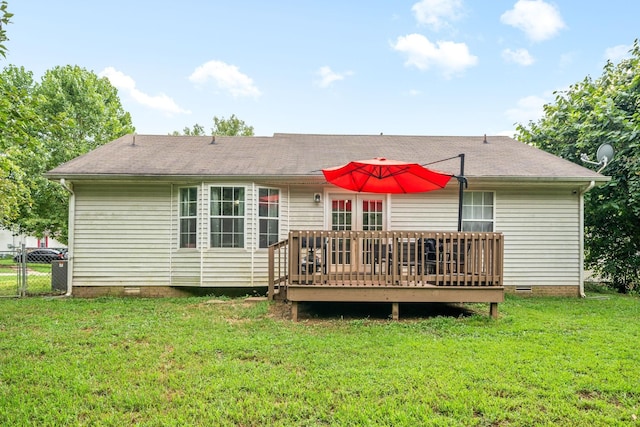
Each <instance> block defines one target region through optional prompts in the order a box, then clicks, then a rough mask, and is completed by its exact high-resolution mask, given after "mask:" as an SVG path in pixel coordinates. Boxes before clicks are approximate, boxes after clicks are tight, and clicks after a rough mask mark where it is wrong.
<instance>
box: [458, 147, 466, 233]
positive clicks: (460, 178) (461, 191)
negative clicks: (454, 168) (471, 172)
mask: <svg viewBox="0 0 640 427" xmlns="http://www.w3.org/2000/svg"><path fill="white" fill-rule="evenodd" d="M458 157H460V176H458V177H457V178H458V183H459V185H460V189H459V190H458V231H462V200H463V198H464V187H465V185H466V184H467V179H466V178H465V177H464V153H463V154H459V155H458Z"/></svg>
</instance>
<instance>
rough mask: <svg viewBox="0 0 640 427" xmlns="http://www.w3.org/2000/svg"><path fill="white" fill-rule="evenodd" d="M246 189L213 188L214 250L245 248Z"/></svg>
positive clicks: (212, 222) (212, 232) (211, 213)
mask: <svg viewBox="0 0 640 427" xmlns="http://www.w3.org/2000/svg"><path fill="white" fill-rule="evenodd" d="M245 204H246V202H245V189H244V187H211V197H210V211H209V212H210V215H211V224H210V225H211V227H210V233H211V235H210V242H211V247H212V248H243V247H244V234H245V233H244V224H245Z"/></svg>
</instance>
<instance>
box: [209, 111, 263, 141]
mask: <svg viewBox="0 0 640 427" xmlns="http://www.w3.org/2000/svg"><path fill="white" fill-rule="evenodd" d="M213 123H214V127H213V129H211V134H212V135H226V136H253V126H247V125H246V123H245V122H244V120H240V119H239V118H237V117H236V115H235V114H232V115H231V117H229V118H228V119H225V118H224V117H222V118H218V117H216V116H213Z"/></svg>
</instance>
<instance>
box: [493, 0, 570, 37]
mask: <svg viewBox="0 0 640 427" xmlns="http://www.w3.org/2000/svg"><path fill="white" fill-rule="evenodd" d="M500 22H502V23H503V24H507V25H511V26H512V27H515V28H518V29H520V30H522V31H524V33H525V34H526V35H527V37H528V38H529V39H531V40H532V41H534V42H539V41H544V40H548V39H550V38H552V37H554V36H555V35H556V34H558V32H559V31H560V30H562V29H564V28H566V25H565V23H564V21H563V20H562V16H560V12H559V11H558V9H556V7H555V6H553V5H551V4H549V3H546V2H544V1H542V0H518V2H517V3H516V4H515V5H514V6H513V9H511V10H508V11H506V12H505V13H503V14H502V16H500Z"/></svg>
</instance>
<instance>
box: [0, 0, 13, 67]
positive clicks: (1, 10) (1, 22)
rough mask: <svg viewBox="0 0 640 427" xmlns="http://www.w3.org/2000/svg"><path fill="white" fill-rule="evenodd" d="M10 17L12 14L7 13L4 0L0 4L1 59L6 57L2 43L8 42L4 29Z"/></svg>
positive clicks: (5, 49) (9, 21)
mask: <svg viewBox="0 0 640 427" xmlns="http://www.w3.org/2000/svg"><path fill="white" fill-rule="evenodd" d="M12 17H13V13H9V10H8V9H7V2H6V0H2V2H0V55H2V57H3V58H6V56H7V48H6V46H5V45H4V42H5V41H7V40H9V38H8V37H7V30H5V29H4V27H6V26H7V25H9V24H10V23H11V18H12Z"/></svg>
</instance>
